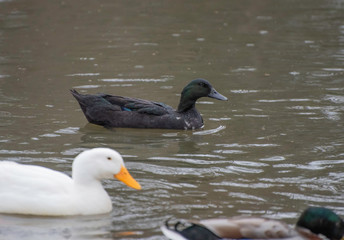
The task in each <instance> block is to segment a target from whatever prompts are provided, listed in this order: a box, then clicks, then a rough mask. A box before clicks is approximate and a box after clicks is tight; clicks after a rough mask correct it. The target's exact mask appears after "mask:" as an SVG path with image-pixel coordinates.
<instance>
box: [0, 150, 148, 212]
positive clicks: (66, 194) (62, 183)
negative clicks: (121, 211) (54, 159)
mask: <svg viewBox="0 0 344 240" xmlns="http://www.w3.org/2000/svg"><path fill="white" fill-rule="evenodd" d="M114 177H116V178H117V179H119V180H120V181H122V182H124V183H126V184H127V185H128V186H130V187H133V188H135V189H140V188H141V187H140V185H139V184H138V183H137V182H136V181H135V180H134V179H133V178H132V177H131V176H130V174H129V173H128V171H127V169H126V168H125V166H124V163H123V159H122V157H121V155H120V154H119V153H118V152H116V151H114V150H111V149H108V148H94V149H91V150H86V151H84V152H82V153H80V154H79V155H78V156H77V157H76V158H75V159H74V162H73V173H72V178H71V177H69V176H67V175H66V174H64V173H61V172H58V171H54V170H52V169H48V168H44V167H40V166H33V165H22V164H18V163H14V162H8V161H2V162H0V212H1V213H11V214H29V215H45V216H66V215H89V214H102V213H107V212H110V211H111V210H112V202H111V199H110V197H109V195H108V194H107V192H106V191H105V190H104V188H103V186H102V184H101V180H102V179H112V178H114Z"/></svg>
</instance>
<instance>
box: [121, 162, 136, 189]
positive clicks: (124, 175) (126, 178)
mask: <svg viewBox="0 0 344 240" xmlns="http://www.w3.org/2000/svg"><path fill="white" fill-rule="evenodd" d="M115 178H117V179H118V180H119V181H121V182H123V183H125V184H126V185H127V186H129V187H132V188H134V189H137V190H140V189H141V185H140V184H139V183H138V182H136V180H135V179H134V178H133V177H132V176H131V175H130V173H129V172H128V169H126V168H125V167H124V166H122V167H121V171H120V172H119V173H117V174H116V175H115Z"/></svg>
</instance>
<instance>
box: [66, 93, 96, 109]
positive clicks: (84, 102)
mask: <svg viewBox="0 0 344 240" xmlns="http://www.w3.org/2000/svg"><path fill="white" fill-rule="evenodd" d="M70 92H71V93H72V95H73V96H74V97H75V99H76V100H77V101H78V103H79V105H80V107H81V110H82V111H83V112H84V113H85V112H86V107H87V106H89V104H90V103H91V102H92V95H88V94H85V95H83V94H80V93H78V92H77V91H76V90H75V89H71V90H70Z"/></svg>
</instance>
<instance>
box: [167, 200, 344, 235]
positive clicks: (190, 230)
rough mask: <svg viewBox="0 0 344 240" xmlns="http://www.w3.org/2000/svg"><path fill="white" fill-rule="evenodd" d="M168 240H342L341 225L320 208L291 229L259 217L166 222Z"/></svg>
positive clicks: (343, 229)
mask: <svg viewBox="0 0 344 240" xmlns="http://www.w3.org/2000/svg"><path fill="white" fill-rule="evenodd" d="M161 230H162V232H163V233H164V235H165V236H166V237H168V238H169V239H171V240H219V239H285V240H302V239H308V240H310V239H312V240H320V239H323V238H321V237H320V236H319V234H321V235H323V236H326V237H327V238H328V239H330V240H343V239H344V222H343V220H342V219H341V218H340V217H339V216H338V215H337V214H336V213H334V212H333V211H331V210H329V209H327V208H323V207H309V208H307V209H306V210H305V211H304V212H303V213H302V215H301V216H300V218H299V220H298V221H297V223H296V227H295V228H292V227H290V226H289V225H287V224H286V223H283V222H280V221H277V220H271V219H266V218H259V217H233V218H228V219H206V220H200V221H186V220H181V221H177V222H176V223H175V224H173V225H171V224H170V223H169V222H168V221H167V222H166V223H165V225H164V226H162V227H161Z"/></svg>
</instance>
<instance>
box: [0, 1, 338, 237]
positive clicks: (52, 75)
mask: <svg viewBox="0 0 344 240" xmlns="http://www.w3.org/2000/svg"><path fill="white" fill-rule="evenodd" d="M343 8H344V5H343V3H342V2H341V1H335V0H333V1H302V2H299V1H291V0H288V1H282V0H281V1H280V0H278V1H276V0H274V1H267V0H264V1H254V0H245V1H216V2H213V1H211V2H210V1H209V2H207V1H206V2H199V1H187V2H185V1H159V2H156V1H136V0H135V1H130V2H128V1H101V2H99V1H97V2H94V1H82V2H81V1H72V2H68V1H55V2H54V1H53V2H51V1H41V0H34V1H20V0H18V1H17V0H10V1H0V20H1V21H0V131H1V135H0V159H1V160H10V161H16V162H21V163H25V164H37V165H42V166H46V167H49V168H52V169H55V170H58V171H62V172H65V173H67V174H70V172H71V163H72V160H73V158H74V157H75V156H76V155H77V154H78V153H79V152H81V151H83V150H84V149H88V148H93V147H99V146H103V147H110V148H114V149H116V150H118V151H119V152H120V153H121V154H122V155H123V156H124V159H125V161H126V165H127V167H128V169H129V171H130V172H131V173H132V175H133V176H134V177H135V178H136V179H137V180H138V181H139V182H140V183H141V185H142V187H143V189H142V190H141V191H135V190H132V189H129V188H127V187H126V186H124V185H123V184H121V183H119V182H117V181H105V182H104V185H105V187H106V189H107V191H108V192H109V194H110V196H111V198H112V200H113V205H114V210H113V212H112V213H111V214H107V215H100V216H89V217H69V218H40V217H27V216H12V215H1V226H0V234H1V235H2V237H5V238H6V239H18V238H20V239H47V238H49V239H94V240H95V239H162V235H161V232H160V230H159V226H160V225H161V224H162V223H163V222H164V221H165V220H166V219H168V218H171V217H176V218H209V217H225V216H234V215H258V216H265V217H271V218H275V219H281V220H284V221H286V222H288V223H290V224H293V223H295V222H296V219H297V217H298V216H299V214H300V212H301V211H302V210H303V209H305V208H306V207H307V206H309V205H315V206H324V207H329V208H331V209H333V210H335V211H336V212H337V213H339V214H340V215H342V216H343V215H344V208H343V205H342V203H343V200H344V195H343V192H344V189H343V177H344V176H343V164H344V152H343V145H344V126H343V123H344V121H343V118H344V116H343V110H344V95H343V90H344V75H343V72H344V16H343V14H342V13H343ZM198 77H202V78H206V79H208V80H209V81H210V82H211V83H212V84H213V85H214V87H215V88H216V89H217V90H218V91H219V92H221V93H222V94H223V95H225V96H227V97H228V98H229V101H228V102H222V101H217V100H214V99H207V98H203V99H200V101H199V102H198V104H197V108H198V109H199V111H200V112H201V113H202V115H203V118H204V121H205V128H204V129H202V130H197V131H180V130H156V129H155V130H149V129H145V130H143V129H140V130H137V129H114V130H108V129H104V128H102V127H99V126H95V125H92V124H88V123H87V121H86V119H85V118H84V116H83V114H82V112H81V111H80V109H79V106H78V104H77V103H76V101H75V99H73V97H72V96H71V94H70V93H69V89H71V88H75V89H77V90H79V91H81V92H83V93H98V92H105V93H111V94H120V95H126V96H132V97H139V98H145V99H151V100H156V101H161V102H165V103H167V104H169V105H171V106H173V107H176V106H177V104H178V101H179V96H180V95H179V94H180V92H181V90H182V88H183V87H184V86H185V85H186V84H187V83H188V82H189V81H190V80H192V79H194V78H198Z"/></svg>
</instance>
